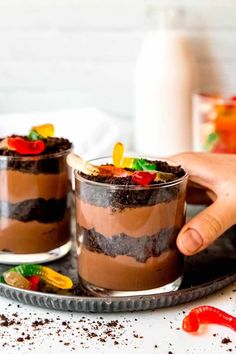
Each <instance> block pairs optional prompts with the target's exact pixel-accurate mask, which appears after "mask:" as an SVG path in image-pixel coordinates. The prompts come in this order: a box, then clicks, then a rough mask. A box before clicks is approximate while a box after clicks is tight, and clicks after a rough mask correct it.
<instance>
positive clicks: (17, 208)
mask: <svg viewBox="0 0 236 354" xmlns="http://www.w3.org/2000/svg"><path fill="white" fill-rule="evenodd" d="M12 139H13V142H16V143H18V142H20V144H21V143H22V144H23V145H22V147H21V148H25V147H27V146H28V145H29V144H31V143H32V144H33V141H32V142H31V141H30V140H28V139H26V137H16V136H13V138H12ZM14 139H15V140H14ZM17 139H18V140H17ZM4 140H7V138H6V139H4ZM1 141H2V142H3V140H1ZM43 142H44V144H45V146H46V148H45V150H44V151H43V152H41V153H39V154H30V151H29V152H28V154H27V155H22V154H19V153H18V152H17V151H16V150H12V149H8V148H7V147H4V148H0V216H1V218H0V263H5V264H20V263H44V262H48V261H52V260H55V259H58V258H60V257H62V256H64V255H65V254H66V253H67V252H68V251H69V250H70V248H71V219H70V217H71V215H70V200H71V195H70V193H71V176H70V169H69V168H68V166H67V164H66V157H67V155H68V153H69V152H70V151H71V148H72V144H71V143H70V142H69V141H68V140H67V139H64V138H56V137H48V138H45V139H43ZM24 144H25V146H24ZM27 144H28V145H27ZM19 146H20V145H19ZM29 146H30V145H29Z"/></svg>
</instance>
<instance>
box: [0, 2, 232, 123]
mask: <svg viewBox="0 0 236 354" xmlns="http://www.w3.org/2000/svg"><path fill="white" fill-rule="evenodd" d="M147 2H148V1H145V0H20V1H19V0H7V1H6V0H0V113H3V114H4V113H11V112H31V111H47V110H58V109H67V108H78V107H91V106H92V107H97V108H99V109H102V110H104V111H106V112H108V113H109V114H111V115H115V116H123V117H125V118H126V117H127V118H130V117H132V113H133V107H132V102H133V89H132V77H133V69H134V63H135V60H136V57H137V53H138V51H139V48H140V44H141V41H142V38H143V33H144V27H143V25H144V22H145V5H146V4H147ZM156 2H157V3H158V4H159V5H163V4H168V3H169V4H174V5H177V4H182V5H183V6H184V7H185V9H186V11H187V15H188V29H189V35H190V39H191V43H192V44H193V52H194V55H195V57H196V59H197V62H198V66H199V70H200V74H201V76H200V89H201V90H202V91H206V90H213V91H218V90H221V91H222V92H226V93H234V94H235V93H236V82H235V81H236V80H235V77H236V40H235V38H236V1H234V0H172V1H164V0H159V1H158V0H157V1H156ZM2 117H4V115H3V116H1V117H0V118H1V119H3V118H2Z"/></svg>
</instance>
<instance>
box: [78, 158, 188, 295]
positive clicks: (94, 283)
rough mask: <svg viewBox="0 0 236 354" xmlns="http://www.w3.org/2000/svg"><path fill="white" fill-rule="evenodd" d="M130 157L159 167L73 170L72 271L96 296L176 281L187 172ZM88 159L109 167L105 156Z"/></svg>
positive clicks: (161, 288)
mask: <svg viewBox="0 0 236 354" xmlns="http://www.w3.org/2000/svg"><path fill="white" fill-rule="evenodd" d="M128 159H129V158H128ZM113 161H114V159H113ZM133 161H146V162H145V163H146V166H147V165H149V166H150V165H152V166H153V168H152V170H158V171H159V172H158V173H156V172H155V171H152V172H141V173H140V172H137V171H136V172H133V170H132V169H130V168H127V169H124V170H125V172H124V173H122V169H121V168H120V169H118V170H120V171H119V173H118V174H119V176H116V175H103V174H100V173H98V174H96V175H93V174H86V173H83V172H81V171H79V170H77V171H75V192H76V222H77V253H78V257H77V259H78V273H79V278H80V282H81V285H82V286H83V287H84V288H85V289H86V290H88V291H89V292H91V293H92V294H94V295H97V296H99V295H100V296H106V295H109V296H127V295H138V294H154V293H160V292H165V291H172V290H177V289H178V288H179V286H180V284H181V281H182V275H183V255H182V254H180V252H179V251H178V249H177V247H176V237H177V234H178V232H179V230H180V229H181V227H182V226H183V224H184V222H185V195H186V184H187V174H186V172H185V171H184V170H183V169H182V168H181V167H180V166H175V165H174V163H173V162H167V161H163V160H151V159H149V158H147V159H139V158H133ZM90 162H91V163H92V164H95V165H96V166H103V167H104V166H105V167H107V168H109V166H113V165H111V164H112V158H110V157H108V158H100V159H95V160H92V161H90ZM107 164H108V165H107ZM149 175H150V176H151V175H152V176H157V175H158V176H159V177H160V178H156V180H157V181H156V180H153V177H152V176H151V178H149V177H150V176H149ZM134 176H135V178H134ZM140 176H141V178H140ZM143 178H144V179H145V178H146V181H144V182H145V183H142V182H143V181H142V179H143ZM148 178H149V180H148ZM150 179H152V181H150ZM158 179H159V180H158ZM147 180H148V181H147Z"/></svg>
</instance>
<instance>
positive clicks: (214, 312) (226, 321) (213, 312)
mask: <svg viewBox="0 0 236 354" xmlns="http://www.w3.org/2000/svg"><path fill="white" fill-rule="evenodd" d="M202 323H215V324H219V325H222V326H226V327H229V328H231V329H232V330H233V331H236V317H234V316H232V315H230V314H228V313H226V312H224V311H222V310H220V309H218V308H216V307H213V306H207V305H203V306H199V307H195V308H194V309H192V310H191V311H190V312H189V314H188V315H187V316H186V317H184V319H183V323H182V328H183V330H184V331H185V332H196V331H197V330H198V328H199V326H200V325H201V324H202Z"/></svg>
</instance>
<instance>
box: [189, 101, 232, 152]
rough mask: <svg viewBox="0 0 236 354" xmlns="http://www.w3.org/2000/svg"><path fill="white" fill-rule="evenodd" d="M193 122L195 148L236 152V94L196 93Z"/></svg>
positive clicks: (208, 150)
mask: <svg viewBox="0 0 236 354" xmlns="http://www.w3.org/2000/svg"><path fill="white" fill-rule="evenodd" d="M193 124H194V148H195V150H197V151H207V152H214V153H229V154H235V153H236V96H232V97H230V98H225V97H222V96H220V95H209V94H196V95H194V97H193Z"/></svg>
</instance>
